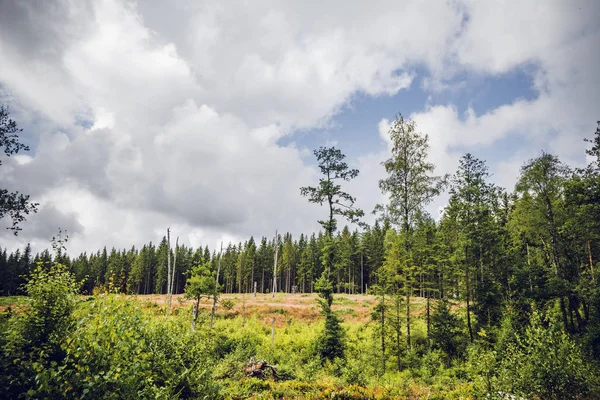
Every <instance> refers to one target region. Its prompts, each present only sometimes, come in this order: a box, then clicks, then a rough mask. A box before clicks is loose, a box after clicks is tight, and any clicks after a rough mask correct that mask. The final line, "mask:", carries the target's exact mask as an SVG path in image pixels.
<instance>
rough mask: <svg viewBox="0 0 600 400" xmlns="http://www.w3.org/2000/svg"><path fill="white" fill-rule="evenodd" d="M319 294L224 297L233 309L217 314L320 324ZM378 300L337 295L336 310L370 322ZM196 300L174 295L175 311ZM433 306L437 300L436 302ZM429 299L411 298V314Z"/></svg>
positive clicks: (154, 299) (154, 298)
mask: <svg viewBox="0 0 600 400" xmlns="http://www.w3.org/2000/svg"><path fill="white" fill-rule="evenodd" d="M129 297H130V298H133V299H136V300H137V301H139V302H140V303H141V304H143V305H148V304H156V305H158V306H164V304H165V302H166V295H155V294H153V295H137V296H129ZM317 298H318V296H317V294H314V293H313V294H287V293H277V294H275V297H273V295H272V294H261V293H257V294H256V297H254V294H252V293H249V294H245V295H244V294H223V295H222V296H221V297H220V300H229V301H230V302H232V303H233V307H232V308H231V309H229V310H228V309H226V308H225V307H223V306H222V305H221V303H219V304H218V305H217V312H218V313H220V314H223V315H229V316H235V315H242V314H243V313H244V312H245V314H246V317H247V318H251V317H256V318H258V319H259V320H261V321H262V322H263V323H265V324H268V325H270V324H271V322H272V319H273V318H275V325H276V326H277V327H282V326H283V325H285V324H286V323H287V322H288V321H289V320H290V319H293V320H295V321H302V322H306V323H311V322H314V321H316V320H317V319H318V318H319V317H320V316H319V311H320V308H319V305H318V303H317ZM377 302H378V298H377V297H375V296H372V295H360V294H357V295H350V294H336V295H335V296H334V304H333V309H334V311H336V312H337V313H338V315H340V317H342V319H343V320H344V322H346V323H350V324H354V323H366V322H368V321H369V320H370V319H371V313H372V312H373V307H374V306H375V305H376V304H377ZM192 303H193V301H192V300H186V299H185V298H184V297H183V295H174V296H173V300H172V306H173V308H177V307H186V308H187V307H190V306H191V305H192ZM432 305H433V301H432ZM200 307H201V308H203V309H205V310H209V309H210V308H211V307H212V301H211V300H209V299H202V301H201V303H200ZM425 307H426V299H424V298H420V297H413V298H412V299H411V315H412V316H414V317H419V316H423V315H424V314H425Z"/></svg>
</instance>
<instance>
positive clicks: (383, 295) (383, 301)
mask: <svg viewBox="0 0 600 400" xmlns="http://www.w3.org/2000/svg"><path fill="white" fill-rule="evenodd" d="M381 365H382V370H381V375H383V374H385V290H383V289H382V292H381Z"/></svg>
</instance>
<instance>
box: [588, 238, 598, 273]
mask: <svg viewBox="0 0 600 400" xmlns="http://www.w3.org/2000/svg"><path fill="white" fill-rule="evenodd" d="M587 248H588V255H589V257H590V272H591V273H592V282H596V279H595V278H594V260H593V259H592V245H591V244H590V241H589V240H588V241H587Z"/></svg>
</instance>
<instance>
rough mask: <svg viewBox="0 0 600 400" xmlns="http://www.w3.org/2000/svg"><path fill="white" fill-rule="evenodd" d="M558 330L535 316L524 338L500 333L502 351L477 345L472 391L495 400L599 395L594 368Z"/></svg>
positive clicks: (553, 322)
mask: <svg viewBox="0 0 600 400" xmlns="http://www.w3.org/2000/svg"><path fill="white" fill-rule="evenodd" d="M561 325H562V324H561V323H560V322H558V321H556V320H549V321H546V322H544V321H543V319H542V317H541V315H540V313H539V312H537V311H534V312H533V313H532V314H531V318H530V323H529V326H528V327H527V329H525V331H524V333H522V334H520V333H518V332H516V331H512V332H510V334H509V335H507V334H506V332H505V333H504V335H505V336H508V338H507V340H505V341H503V342H502V343H503V344H504V348H503V349H497V350H492V349H490V348H489V347H487V348H486V346H481V345H478V346H474V347H473V348H472V349H470V350H471V351H470V355H469V359H470V363H469V364H470V365H471V368H472V369H471V374H472V376H473V377H474V379H475V380H476V385H475V389H476V391H477V392H479V393H481V394H487V395H488V396H491V397H493V398H496V397H499V396H500V394H501V393H504V394H511V395H517V396H525V397H527V398H530V397H535V398H543V399H563V398H565V396H568V398H584V397H586V396H590V395H592V397H595V396H597V395H598V386H597V385H598V382H597V374H596V371H597V366H595V365H594V364H590V363H589V361H588V360H587V359H586V357H585V355H584V353H583V352H582V350H581V347H580V346H579V345H578V344H577V343H576V342H575V341H573V339H571V338H570V337H569V335H568V334H567V333H565V331H564V330H563V329H562V326H561ZM503 329H504V330H505V331H506V330H510V329H511V328H510V327H508V326H504V327H503ZM512 329H514V328H512ZM511 338H512V339H511Z"/></svg>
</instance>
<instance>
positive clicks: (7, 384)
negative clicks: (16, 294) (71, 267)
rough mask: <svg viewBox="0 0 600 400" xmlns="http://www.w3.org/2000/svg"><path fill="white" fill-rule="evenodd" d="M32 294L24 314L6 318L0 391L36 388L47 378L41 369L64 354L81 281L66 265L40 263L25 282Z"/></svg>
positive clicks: (12, 393)
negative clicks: (42, 376) (44, 377)
mask: <svg viewBox="0 0 600 400" xmlns="http://www.w3.org/2000/svg"><path fill="white" fill-rule="evenodd" d="M25 291H26V293H27V294H28V296H29V298H30V302H29V306H28V307H27V308H26V309H25V312H24V314H22V315H13V316H12V317H10V318H9V319H7V322H6V326H4V327H3V329H2V332H1V333H2V337H1V339H0V346H1V348H2V351H1V353H0V369H1V370H2V371H4V372H5V373H3V374H0V392H3V393H5V394H7V395H9V396H10V397H17V396H18V395H22V394H23V393H24V392H26V391H29V392H35V391H36V390H40V389H42V388H43V386H44V384H45V382H44V380H43V379H40V373H41V372H42V371H44V370H46V369H47V368H50V367H51V366H55V365H58V364H59V363H61V362H62V360H63V358H64V353H63V351H62V350H61V344H63V343H64V338H65V337H66V336H67V335H68V334H69V332H70V331H71V330H72V329H73V327H74V318H73V310H74V308H75V306H76V302H77V293H78V292H79V284H77V282H76V281H75V278H74V277H73V275H71V274H70V273H69V272H68V271H67V268H66V267H65V266H64V265H61V264H53V265H52V266H51V267H50V268H44V267H42V265H41V264H39V265H38V266H37V267H36V268H35V270H34V271H33V272H32V273H31V275H30V278H29V281H28V282H27V283H26V284H25Z"/></svg>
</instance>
